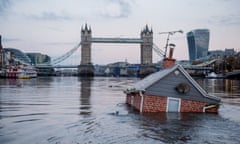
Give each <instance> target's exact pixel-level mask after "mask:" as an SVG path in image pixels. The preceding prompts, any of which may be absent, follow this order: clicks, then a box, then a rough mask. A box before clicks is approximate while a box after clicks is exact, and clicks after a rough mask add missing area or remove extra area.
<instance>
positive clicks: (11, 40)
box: [2, 38, 22, 42]
mask: <svg viewBox="0 0 240 144" xmlns="http://www.w3.org/2000/svg"><path fill="white" fill-rule="evenodd" d="M2 41H3V42H19V41H22V39H19V38H2Z"/></svg>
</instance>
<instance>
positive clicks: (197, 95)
mask: <svg viewBox="0 0 240 144" xmlns="http://www.w3.org/2000/svg"><path fill="white" fill-rule="evenodd" d="M172 53H173V49H171V50H170V55H169V57H168V58H165V59H164V62H163V68H164V69H163V70H160V71H159V72H156V73H153V74H151V75H149V76H147V77H146V78H144V79H142V80H141V81H139V82H137V83H136V84H135V85H134V86H133V87H132V88H130V89H127V90H126V91H125V93H126V103H127V104H129V105H131V106H133V107H134V108H135V109H136V110H138V111H140V112H213V113H217V112H218V107H219V103H220V99H219V98H217V97H214V96H211V95H209V94H208V93H207V92H206V91H205V90H204V89H203V88H202V87H201V86H200V85H199V84H198V83H197V82H196V81H195V80H194V79H193V78H192V77H191V76H190V75H189V74H188V73H187V72H186V71H185V70H184V68H183V67H182V66H181V65H176V64H175V59H172Z"/></svg>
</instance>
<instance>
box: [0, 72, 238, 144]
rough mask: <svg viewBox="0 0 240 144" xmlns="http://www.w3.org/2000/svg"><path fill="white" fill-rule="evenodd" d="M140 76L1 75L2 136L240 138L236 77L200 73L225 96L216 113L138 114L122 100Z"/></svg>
mask: <svg viewBox="0 0 240 144" xmlns="http://www.w3.org/2000/svg"><path fill="white" fill-rule="evenodd" d="M138 80H139V79H137V78H101V77H99V78H98V77H97V78H90V79H89V78H77V77H52V78H48V77H46V78H44V77H43V78H36V79H30V80H15V79H0V142H1V144H2V143H3V144H5V143H11V144H12V143H13V144H15V143H16V144H19V143H36V144H41V143H51V144H56V143H64V144H65V143H67V144H69V143H70V144H71V143H94V144H95V143H104V144H105V143H121V144H122V143H130V144H132V143H137V144H138V143H144V144H148V143H149V144H152V143H240V140H239V133H240V118H238V116H239V114H240V106H239V105H229V103H230V102H231V103H234V104H237V103H236V102H235V100H237V99H238V98H239V97H240V96H239V92H240V91H239V81H230V80H202V79H198V82H199V83H200V85H202V86H203V87H204V88H205V89H206V90H208V91H209V93H211V94H214V95H216V96H219V97H222V98H223V99H224V103H223V105H222V106H221V108H220V113H219V114H198V113H154V114H152V113H145V114H139V113H138V112H135V111H134V110H133V109H132V108H131V107H128V106H126V105H125V95H124V94H123V90H125V89H126V88H127V87H129V86H130V85H132V84H133V83H135V82H136V81H138ZM229 101H230V102H229ZM225 102H228V103H225ZM231 103H230V104H231ZM117 111H118V113H116V112H117Z"/></svg>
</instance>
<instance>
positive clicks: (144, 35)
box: [78, 24, 160, 75]
mask: <svg viewBox="0 0 240 144" xmlns="http://www.w3.org/2000/svg"><path fill="white" fill-rule="evenodd" d="M92 43H127V44H140V49H141V50H140V52H141V53H140V61H141V65H142V68H140V74H141V73H143V74H144V73H146V72H147V73H151V72H154V71H155V69H154V68H153V67H152V50H153V46H154V44H153V31H152V29H149V28H148V26H147V25H146V26H145V28H144V29H143V30H142V31H141V33H140V38H99V37H92V30H91V28H90V27H88V26H87V24H85V27H82V28H81V62H80V66H79V68H78V72H79V75H93V74H94V67H93V65H92V61H91V56H92V55H91V46H92ZM154 50H155V49H154ZM158 51H160V50H158Z"/></svg>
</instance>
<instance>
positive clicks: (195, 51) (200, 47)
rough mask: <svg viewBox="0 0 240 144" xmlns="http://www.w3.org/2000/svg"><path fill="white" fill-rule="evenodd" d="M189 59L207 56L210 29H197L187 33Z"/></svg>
mask: <svg viewBox="0 0 240 144" xmlns="http://www.w3.org/2000/svg"><path fill="white" fill-rule="evenodd" d="M187 42H188V51H189V60H190V61H194V60H196V59H199V58H202V57H206V56H207V54H208V47H209V30H208V29H196V30H192V31H190V32H188V33H187Z"/></svg>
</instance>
